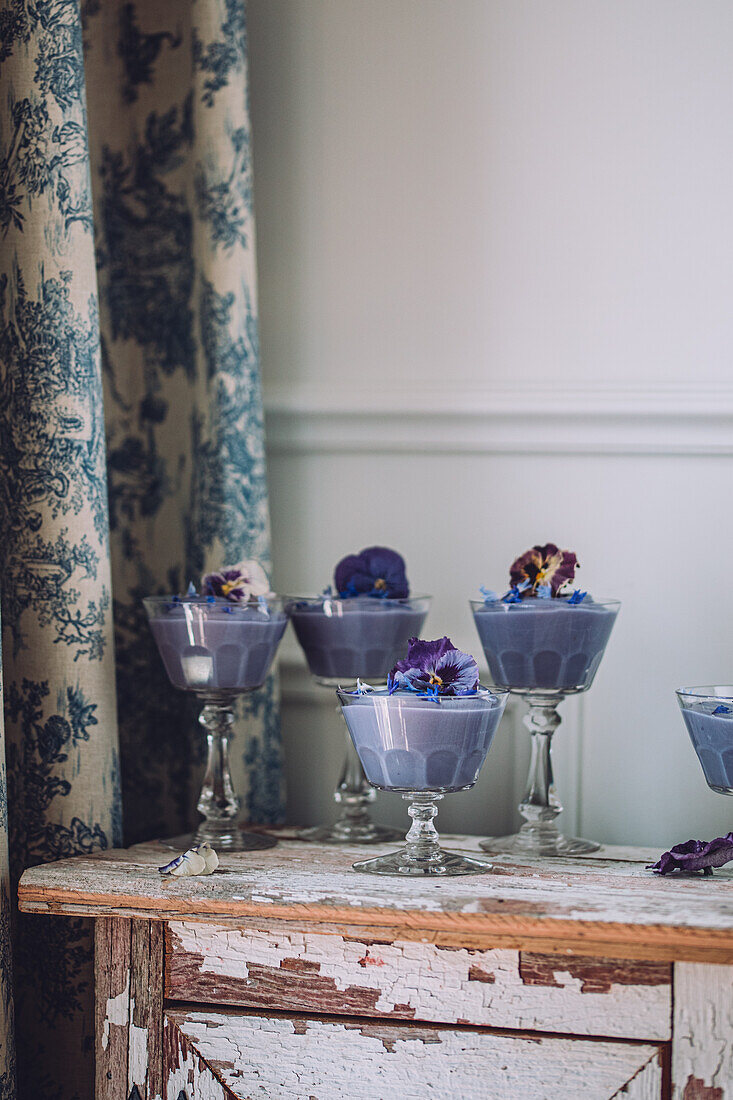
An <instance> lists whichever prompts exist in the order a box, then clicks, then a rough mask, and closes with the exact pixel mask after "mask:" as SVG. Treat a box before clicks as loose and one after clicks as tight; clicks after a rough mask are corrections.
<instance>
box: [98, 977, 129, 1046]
mask: <svg viewBox="0 0 733 1100" xmlns="http://www.w3.org/2000/svg"><path fill="white" fill-rule="evenodd" d="M129 1019H130V972H129V971H128V973H127V982H126V984H125V988H124V989H123V990H122V991H121V992H120V993H118V994H117V996H115V997H109V998H108V999H107V1011H106V1013H105V1016H104V1029H103V1031H102V1050H106V1049H107V1047H108V1045H109V1029H110V1026H111V1025H112V1024H116V1025H117V1026H118V1027H127V1024H128V1022H129Z"/></svg>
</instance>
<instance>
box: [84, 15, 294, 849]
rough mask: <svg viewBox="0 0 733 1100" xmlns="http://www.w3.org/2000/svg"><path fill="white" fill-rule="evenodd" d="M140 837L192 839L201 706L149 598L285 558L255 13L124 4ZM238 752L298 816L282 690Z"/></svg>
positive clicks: (125, 280)
mask: <svg viewBox="0 0 733 1100" xmlns="http://www.w3.org/2000/svg"><path fill="white" fill-rule="evenodd" d="M86 42H87V50H86V76H87V84H88V88H89V97H90V102H91V103H92V104H93V109H91V110H90V113H89V140H90V151H91V162H92V189H93V192H94V212H95V228H96V233H97V259H98V268H99V304H100V316H101V323H102V348H103V358H102V363H103V380H104V397H105V401H104V404H105V416H106V422H107V446H108V477H109V506H110V528H111V540H112V570H113V590H114V605H115V628H116V645H117V686H118V692H119V697H120V700H121V705H120V711H119V730H120V748H121V754H122V782H123V793H124V806H125V820H126V823H127V824H126V839H127V840H128V841H129V842H134V841H137V840H140V839H143V838H147V837H150V836H155V835H161V834H163V835H165V834H166V833H167V834H168V835H170V834H171V833H172V832H173V833H175V832H181V831H183V830H184V829H186V828H188V827H190V826H192V825H193V824H194V823H195V822H196V821H197V820H198V817H197V815H196V812H195V803H196V797H197V794H198V790H199V787H200V781H201V775H202V762H203V757H202V749H203V745H202V739H201V737H200V733H199V731H198V729H197V723H196V707H195V705H192V703H191V702H190V701H189V700H188V699H187V698H186V697H185V696H183V695H181V694H180V693H177V692H175V691H173V690H172V689H171V687H170V685H169V684H168V681H167V679H166V676H165V673H164V672H163V669H162V665H161V662H160V660H159V658H158V656H157V653H156V651H155V647H154V645H153V642H152V638H151V636H150V632H149V630H148V628H147V625H146V623H145V621H144V615H143V610H142V606H141V602H140V601H141V597H142V596H143V595H147V594H151V593H154V592H171V591H182V590H184V589H185V587H186V585H187V583H188V581H190V580H193V581H194V582H195V583H198V582H199V580H200V578H201V575H202V574H203V572H205V571H208V570H210V569H214V568H218V567H220V566H221V565H223V564H224V563H226V562H232V561H237V560H240V559H241V558H244V557H255V558H259V559H260V560H261V561H262V562H263V564H265V566H266V567H268V564H269V521H268V510H267V493H266V484H265V459H264V441H263V427H262V402H261V395H260V381H259V362H258V342H257V315H256V280H255V250H254V218H253V209H252V166H251V155H250V129H249V118H248V102H247V69H246V34H245V13H244V5H243V0H193V2H191V3H180V2H177V0H152V2H146V3H137V4H133V3H129V2H120V0H108V2H107V3H105V4H101V5H97V6H95V10H94V11H93V13H91V14H90V15H89V17H88V20H87V29H86ZM244 718H245V720H244V721H243V722H242V723H241V724H240V727H239V730H238V736H237V739H236V740H235V741H234V743H233V746H232V756H233V771H234V773H235V779H236V781H237V785H238V790H239V792H240V793H241V794H242V795H243V797H244V800H245V812H246V816H247V817H249V818H251V819H253V820H258V821H272V820H275V819H277V818H278V816H279V815H280V813H281V808H282V796H281V778H280V777H281V771H280V738H279V726H278V717H277V708H276V706H275V687H274V686H273V683H272V682H271V683H270V684H269V685H268V687H267V688H266V689H264V690H263V691H262V692H260V693H259V694H258V695H256V696H254V697H253V698H252V699H251V700H249V701H248V702H247V703H246V704H245V715H244Z"/></svg>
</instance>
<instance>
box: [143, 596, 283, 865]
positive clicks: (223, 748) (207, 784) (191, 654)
mask: <svg viewBox="0 0 733 1100" xmlns="http://www.w3.org/2000/svg"><path fill="white" fill-rule="evenodd" d="M143 604H144V605H145V610H146V612H147V615H148V621H149V623H150V628H151V630H152V632H153V637H154V638H155V641H156V644H157V646H158V650H159V652H160V656H161V657H162V659H163V664H164V665H165V670H166V672H167V673H168V678H169V679H170V682H171V683H172V684H173V686H174V687H177V688H179V689H180V690H181V691H189V692H192V693H193V694H194V695H196V696H197V697H198V698H199V699H200V700H201V702H202V704H203V706H202V709H201V714H200V716H199V722H200V723H201V725H202V726H203V728H204V731H205V733H206V740H207V744H208V758H207V764H206V773H205V775H204V781H203V786H202V787H201V794H200V795H199V800H198V804H197V809H198V811H199V813H201V814H203V816H204V820H203V821H202V822H201V824H200V825H199V827H198V830H197V831H196V834H195V839H194V840H193V843H195V844H201V843H203V842H204V841H208V842H209V843H210V844H211V846H212V847H213V848H215V849H217V850H225V851H250V850H254V849H258V848H271V847H273V846H274V845H275V843H276V841H275V839H274V838H273V837H269V836H260V835H259V834H257V833H250V832H244V831H243V830H242V829H240V828H239V827H238V824H237V821H238V818H239V811H240V807H241V802H240V799H239V797H238V796H237V794H236V792H235V790H234V783H233V781H232V775H231V771H230V766H229V742H230V740H231V738H232V736H233V730H232V724H233V722H234V710H233V707H234V703H235V700H236V698H237V697H238V696H240V695H246V694H248V693H249V692H252V691H256V689H257V688H259V687H261V686H262V684H263V683H264V681H265V679H266V677H267V674H268V672H269V671H270V667H271V665H272V662H273V659H274V657H275V653H276V652H277V647H278V645H279V644H280V639H281V638H282V636H283V634H284V632H285V627H286V626H287V623H288V617H287V614H286V613H285V611H284V610H283V601H282V599H281V597H279V596H260V597H258V598H257V600H251V601H247V602H244V603H241V604H234V603H232V602H231V601H230V600H227V599H225V598H222V597H218V596H196V595H191V596H185V597H177V596H176V597H170V596H149V597H147V598H146V599H144V600H143ZM187 839H188V838H176V846H179V845H180V844H182V843H184V842H186V841H187Z"/></svg>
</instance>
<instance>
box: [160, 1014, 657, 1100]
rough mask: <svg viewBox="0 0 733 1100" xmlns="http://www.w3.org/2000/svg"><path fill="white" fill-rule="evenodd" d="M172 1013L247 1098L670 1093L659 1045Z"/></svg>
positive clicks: (553, 1097)
mask: <svg viewBox="0 0 733 1100" xmlns="http://www.w3.org/2000/svg"><path fill="white" fill-rule="evenodd" d="M167 1016H168V1018H169V1020H170V1022H171V1024H175V1026H177V1027H178V1028H180V1030H181V1031H182V1033H183V1034H184V1035H185V1037H186V1039H187V1041H188V1043H189V1044H190V1046H192V1047H193V1048H194V1049H195V1051H196V1053H197V1054H198V1055H200V1056H201V1057H202V1058H203V1059H204V1060H205V1062H206V1064H207V1066H208V1067H209V1068H210V1070H211V1071H212V1075H213V1076H215V1077H216V1078H219V1079H220V1080H221V1081H222V1082H223V1083H224V1084H225V1085H226V1087H227V1088H228V1089H230V1090H231V1092H232V1093H233V1095H234V1096H235V1097H237V1098H241V1100H255V1098H261V1100H308V1098H309V1097H317V1098H318V1100H337V1098H338V1100H341V1098H342V1097H344V1096H348V1097H349V1100H375V1097H388V1096H392V1095H393V1094H394V1095H399V1096H400V1097H402V1098H404V1100H424V1097H425V1096H426V1095H427V1096H430V1097H431V1100H455V1098H456V1097H465V1098H466V1100H517V1097H526V1098H527V1100H557V1097H558V1096H567V1097H570V1096H572V1097H581V1096H582V1097H583V1100H610V1098H612V1097H614V1096H616V1095H617V1094H619V1093H622V1095H623V1100H660V1098H661V1085H662V1074H661V1069H660V1066H659V1061H658V1050H657V1048H656V1047H654V1046H650V1045H642V1044H632V1043H611V1042H599V1041H591V1040H587V1039H577V1040H570V1039H554V1038H553V1039H548V1038H529V1037H527V1038H521V1037H513V1036H506V1035H494V1034H491V1033H487V1032H484V1033H481V1032H475V1031H468V1030H460V1031H451V1030H450V1029H435V1028H430V1027H419V1026H414V1027H413V1026H410V1025H406V1024H402V1025H399V1024H384V1023H381V1022H372V1023H368V1022H366V1021H363V1020H362V1021H359V1022H355V1021H352V1022H348V1023H332V1022H324V1021H320V1020H308V1019H305V1018H304V1017H299V1018H297V1019H273V1018H269V1019H268V1018H267V1017H263V1016H247V1015H229V1016H227V1015H224V1014H218V1013H203V1012H190V1013H183V1012H174V1011H171V1012H169V1013H168V1014H167ZM187 1061H188V1060H187ZM193 1062H195V1059H191V1062H190V1063H189V1065H190V1064H192V1063H193ZM187 1068H188V1067H186V1071H187ZM182 1080H183V1076H182V1073H181V1072H180V1071H178V1070H176V1071H175V1072H174V1074H173V1075H172V1077H171V1078H170V1079H169V1081H168V1086H167V1094H166V1095H167V1100H177V1093H176V1092H175V1089H176V1087H179V1088H180V1087H185V1086H183V1085H179V1081H182ZM171 1082H172V1083H173V1087H172V1088H171ZM188 1094H189V1095H191V1094H192V1096H193V1098H194V1100H203V1098H206V1100H221V1096H222V1095H223V1094H222V1093H221V1092H219V1093H217V1092H216V1091H213V1090H212V1089H211V1087H208V1091H201V1092H199V1091H196V1086H194V1087H193V1089H191V1088H190V1087H189V1093H188Z"/></svg>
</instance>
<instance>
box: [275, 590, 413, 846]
mask: <svg viewBox="0 0 733 1100" xmlns="http://www.w3.org/2000/svg"><path fill="white" fill-rule="evenodd" d="M430 600H431V597H430V596H405V597H403V598H389V599H378V598H375V597H373V596H349V597H347V598H341V597H338V596H306V597H293V598H292V599H289V600H288V602H287V605H286V607H287V612H288V615H289V617H290V620H291V622H292V624H293V629H294V630H295V634H296V637H297V639H298V641H299V642H300V645H301V648H302V650H303V653H304V654H305V658H306V661H307V662H308V668H309V669H310V672H311V675H312V677H313V679H314V680H315V682H316V683H317V684H319V685H320V686H321V687H324V688H329V689H331V690H333V689H334V688H335V687H343V688H353V687H355V686H356V683H357V680H364V681H367V682H368V683H370V684H380V683H386V680H387V676H388V675H389V672H390V669H391V668H392V667H393V666H394V664H395V663H396V662H397V661H398V660H399V659H400V657H402V655H403V654H404V652H405V650H406V649H407V643H408V642H409V640H410V638H412V637H417V636H419V634H420V630H421V629H422V626H423V623H424V622H425V619H426V617H427V614H428V608H429V606H430ZM344 733H345V737H346V755H345V758H344V765H343V768H342V770H341V777H340V779H339V783H338V786H337V787H336V791H335V792H334V796H333V797H334V801H335V802H337V803H338V804H339V805H340V807H341V814H340V815H339V817H338V820H337V821H336V822H335V824H333V825H317V826H315V827H314V828H312V829H302V830H301V831H300V832H299V833H298V836H299V837H300V839H301V840H311V841H319V842H321V843H326V844H378V843H380V842H384V841H391V840H397V839H398V838H399V836H400V834H399V833H398V832H397V831H396V830H394V829H388V828H387V827H386V826H384V825H378V824H377V823H376V822H374V821H372V818H371V814H370V813H369V806H370V804H371V803H372V802H373V801H374V799H375V797H376V794H375V791H374V789H373V787H371V786H370V785H369V783H367V780H366V777H365V775H364V769H363V768H362V765H361V762H360V760H359V757H358V755H357V753H356V751H355V749H354V745H353V743H352V740H351V738H350V737H349V734H348V731H346V730H344Z"/></svg>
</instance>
